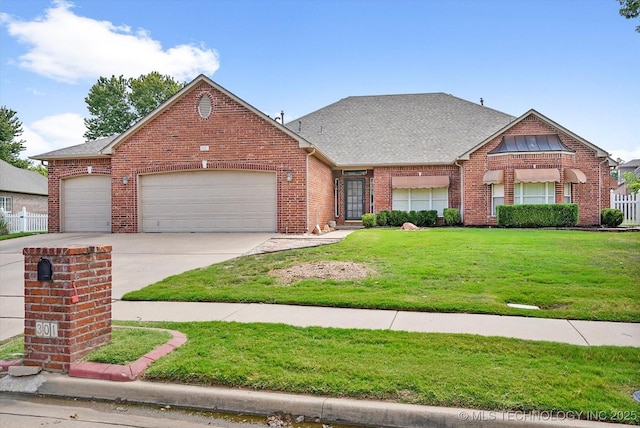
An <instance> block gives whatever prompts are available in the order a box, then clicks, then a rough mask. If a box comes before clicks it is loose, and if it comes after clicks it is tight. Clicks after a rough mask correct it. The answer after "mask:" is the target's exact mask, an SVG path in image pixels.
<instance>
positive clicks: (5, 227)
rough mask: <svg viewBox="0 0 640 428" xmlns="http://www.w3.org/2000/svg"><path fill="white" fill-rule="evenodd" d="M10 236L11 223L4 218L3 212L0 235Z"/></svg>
mask: <svg viewBox="0 0 640 428" xmlns="http://www.w3.org/2000/svg"><path fill="white" fill-rule="evenodd" d="M8 234H9V223H7V220H6V219H5V218H4V215H3V214H2V212H0V235H8Z"/></svg>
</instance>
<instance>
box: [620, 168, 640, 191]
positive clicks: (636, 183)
mask: <svg viewBox="0 0 640 428" xmlns="http://www.w3.org/2000/svg"><path fill="white" fill-rule="evenodd" d="M622 178H623V179H624V185H625V186H627V189H629V191H631V193H633V194H634V195H637V194H638V192H640V175H635V174H634V173H633V172H625V173H624V174H622Z"/></svg>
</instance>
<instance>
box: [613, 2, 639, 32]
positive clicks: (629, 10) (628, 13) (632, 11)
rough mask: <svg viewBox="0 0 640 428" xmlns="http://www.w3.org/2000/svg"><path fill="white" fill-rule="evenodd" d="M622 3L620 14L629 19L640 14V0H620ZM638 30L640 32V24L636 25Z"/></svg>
mask: <svg viewBox="0 0 640 428" xmlns="http://www.w3.org/2000/svg"><path fill="white" fill-rule="evenodd" d="M618 2H619V3H620V15H622V16H624V17H625V18H627V19H633V18H637V17H638V16H640V0H618ZM636 31H637V32H638V33H640V25H638V26H637V27H636Z"/></svg>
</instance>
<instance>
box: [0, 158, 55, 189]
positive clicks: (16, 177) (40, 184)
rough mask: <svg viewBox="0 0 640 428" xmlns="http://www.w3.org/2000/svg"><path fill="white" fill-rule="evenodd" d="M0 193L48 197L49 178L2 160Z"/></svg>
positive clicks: (0, 162)
mask: <svg viewBox="0 0 640 428" xmlns="http://www.w3.org/2000/svg"><path fill="white" fill-rule="evenodd" d="M0 191H5V192H13V193H28V194H31V195H44V196H46V195H48V194H49V185H48V180H47V177H45V176H43V175H41V174H38V173H37V172H35V171H29V170H28V169H22V168H16V167H15V166H13V165H11V164H10V163H7V162H5V161H3V160H0Z"/></svg>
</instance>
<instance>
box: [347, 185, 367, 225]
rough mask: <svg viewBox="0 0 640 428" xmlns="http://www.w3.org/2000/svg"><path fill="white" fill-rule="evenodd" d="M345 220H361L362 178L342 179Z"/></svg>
mask: <svg viewBox="0 0 640 428" xmlns="http://www.w3.org/2000/svg"><path fill="white" fill-rule="evenodd" d="M344 188H345V192H344V193H345V201H346V202H345V205H346V211H345V217H344V218H345V220H362V214H364V178H348V179H345V180H344Z"/></svg>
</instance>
